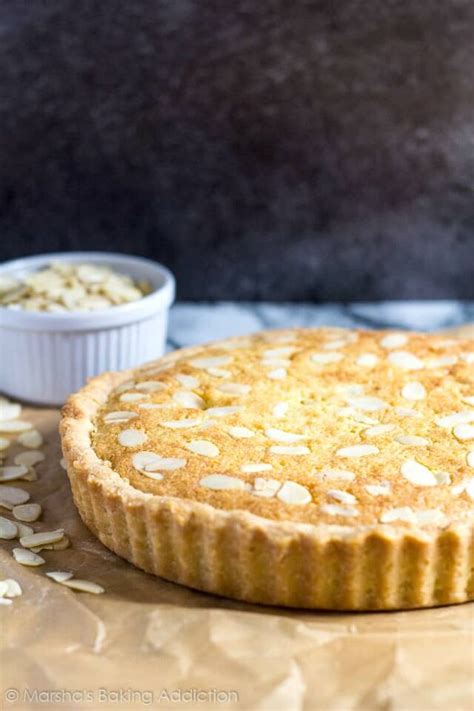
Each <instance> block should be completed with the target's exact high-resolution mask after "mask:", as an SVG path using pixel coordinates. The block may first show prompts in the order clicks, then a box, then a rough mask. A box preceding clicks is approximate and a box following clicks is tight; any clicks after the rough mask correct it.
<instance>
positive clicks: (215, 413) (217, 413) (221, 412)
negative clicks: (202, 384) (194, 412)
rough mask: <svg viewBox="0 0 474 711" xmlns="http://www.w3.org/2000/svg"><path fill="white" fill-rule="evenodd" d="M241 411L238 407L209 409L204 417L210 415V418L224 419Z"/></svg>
mask: <svg viewBox="0 0 474 711" xmlns="http://www.w3.org/2000/svg"><path fill="white" fill-rule="evenodd" d="M241 409H242V408H241V407H240V406H239V405H232V406H228V407H210V408H208V409H207V410H206V415H211V417H226V415H235V413H236V412H240V410H241Z"/></svg>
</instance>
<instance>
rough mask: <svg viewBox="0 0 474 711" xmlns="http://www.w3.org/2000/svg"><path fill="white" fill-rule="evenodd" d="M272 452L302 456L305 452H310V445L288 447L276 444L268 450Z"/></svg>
mask: <svg viewBox="0 0 474 711" xmlns="http://www.w3.org/2000/svg"><path fill="white" fill-rule="evenodd" d="M268 451H269V452H271V454H285V455H289V456H293V457H300V456H302V455H303V454H309V453H310V450H309V449H308V447H303V446H302V445H299V446H298V445H297V446H295V447H291V446H289V447H287V446H285V445H279V444H274V445H273V446H272V447H270V449H269V450H268Z"/></svg>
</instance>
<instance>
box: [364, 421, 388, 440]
mask: <svg viewBox="0 0 474 711" xmlns="http://www.w3.org/2000/svg"><path fill="white" fill-rule="evenodd" d="M394 429H395V425H390V424H386V425H374V426H373V427H368V428H367V429H366V430H364V431H363V434H364V435H365V437H381V436H383V435H386V434H388V433H389V432H392V431H393V430H394Z"/></svg>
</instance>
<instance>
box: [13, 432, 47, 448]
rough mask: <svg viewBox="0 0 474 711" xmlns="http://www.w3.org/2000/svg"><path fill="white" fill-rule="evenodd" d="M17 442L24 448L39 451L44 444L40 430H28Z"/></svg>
mask: <svg viewBox="0 0 474 711" xmlns="http://www.w3.org/2000/svg"><path fill="white" fill-rule="evenodd" d="M17 442H18V443H19V444H21V445H23V447H28V448H29V449H37V448H38V447H41V445H42V444H43V435H42V434H41V432H38V430H26V432H22V433H21V434H20V435H19V436H18V439H17Z"/></svg>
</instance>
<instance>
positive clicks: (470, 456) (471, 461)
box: [466, 450, 474, 469]
mask: <svg viewBox="0 0 474 711" xmlns="http://www.w3.org/2000/svg"><path fill="white" fill-rule="evenodd" d="M466 462H467V466H468V467H472V468H473V469H474V450H473V451H472V452H468V453H467V455H466Z"/></svg>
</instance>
